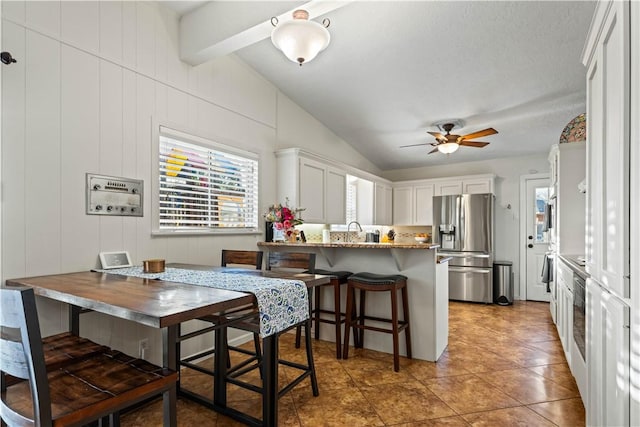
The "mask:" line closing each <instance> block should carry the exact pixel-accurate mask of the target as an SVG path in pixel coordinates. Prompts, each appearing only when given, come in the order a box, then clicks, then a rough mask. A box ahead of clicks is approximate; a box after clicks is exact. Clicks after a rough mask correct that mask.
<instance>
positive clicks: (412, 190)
mask: <svg viewBox="0 0 640 427" xmlns="http://www.w3.org/2000/svg"><path fill="white" fill-rule="evenodd" d="M433 189H434V185H433V184H429V183H427V182H422V181H415V182H411V183H407V182H405V183H403V184H402V185H401V186H398V187H394V188H393V223H394V224H395V225H432V224H431V223H432V222H433V220H432V218H433V191H434V190H433Z"/></svg>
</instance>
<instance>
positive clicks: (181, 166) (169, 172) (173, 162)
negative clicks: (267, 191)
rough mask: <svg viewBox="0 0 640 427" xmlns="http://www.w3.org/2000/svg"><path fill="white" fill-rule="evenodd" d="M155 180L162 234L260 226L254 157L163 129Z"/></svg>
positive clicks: (250, 154) (160, 136)
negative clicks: (156, 180)
mask: <svg viewBox="0 0 640 427" xmlns="http://www.w3.org/2000/svg"><path fill="white" fill-rule="evenodd" d="M225 148H228V149H225ZM159 180H160V182H159V187H158V188H159V195H158V196H159V199H158V202H159V228H160V231H163V230H164V231H196V232H197V231H207V232H210V231H213V230H230V229H233V230H242V229H250V230H255V229H257V227H258V160H257V156H256V155H255V154H253V153H249V152H241V151H239V150H237V149H234V148H232V147H226V146H223V145H221V144H217V143H214V142H212V141H206V140H202V139H201V138H197V137H190V136H189V135H186V134H182V133H181V132H175V131H172V130H169V129H166V128H162V127H161V128H160V135H159Z"/></svg>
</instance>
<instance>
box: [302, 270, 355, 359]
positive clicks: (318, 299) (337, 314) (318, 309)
mask: <svg viewBox="0 0 640 427" xmlns="http://www.w3.org/2000/svg"><path fill="white" fill-rule="evenodd" d="M308 272H309V271H306V272H305V273H308ZM314 273H315V274H322V275H324V276H331V282H329V283H328V284H326V285H322V286H317V287H315V288H314V290H313V292H314V302H313V308H312V309H311V312H310V316H311V319H312V321H313V323H314V331H315V332H314V334H315V339H317V340H319V339H320V323H328V324H331V325H334V326H335V331H336V332H335V333H336V359H341V358H342V332H341V330H342V324H343V323H344V322H345V321H346V318H347V316H346V315H345V313H343V312H342V311H341V310H340V300H341V298H340V285H343V284H345V283H347V279H349V276H351V275H352V274H353V273H352V272H351V271H342V270H339V271H331V270H322V269H315V270H314ZM329 286H333V310H328V309H326V308H322V292H321V291H322V289H323V288H327V287H329ZM322 314H327V315H331V316H332V317H329V318H323V317H321V315H322ZM354 314H355V313H354ZM296 332H297V336H296V346H298V347H299V346H300V337H299V333H300V328H298V330H297V331H296Z"/></svg>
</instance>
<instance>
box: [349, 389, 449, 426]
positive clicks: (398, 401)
mask: <svg viewBox="0 0 640 427" xmlns="http://www.w3.org/2000/svg"><path fill="white" fill-rule="evenodd" d="M360 390H361V391H362V394H363V395H364V397H365V398H366V399H367V400H368V401H369V402H370V403H371V404H372V405H373V407H374V408H375V410H376V412H377V413H378V415H379V416H380V418H382V420H383V421H384V422H385V423H386V424H387V425H389V424H398V423H401V422H410V421H423V420H427V419H432V418H442V417H446V416H451V415H456V413H455V412H454V411H453V409H451V408H450V407H449V406H447V405H446V404H445V403H444V402H443V401H442V400H440V399H439V398H438V397H437V396H436V395H435V394H433V392H431V390H429V389H428V388H427V387H426V386H425V385H424V384H422V383H420V382H419V381H417V380H414V381H407V382H403V383H394V384H383V385H379V386H371V387H361V388H360Z"/></svg>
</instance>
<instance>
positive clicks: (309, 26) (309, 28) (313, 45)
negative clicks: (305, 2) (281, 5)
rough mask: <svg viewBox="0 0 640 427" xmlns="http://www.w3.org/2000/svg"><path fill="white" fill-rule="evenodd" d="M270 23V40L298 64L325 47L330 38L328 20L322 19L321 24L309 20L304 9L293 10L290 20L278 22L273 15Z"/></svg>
mask: <svg viewBox="0 0 640 427" xmlns="http://www.w3.org/2000/svg"><path fill="white" fill-rule="evenodd" d="M271 24H272V25H273V26H274V27H275V28H274V29H273V31H272V32H271V42H272V43H273V44H274V45H275V47H277V48H278V49H280V50H281V51H282V53H284V55H285V56H286V57H287V58H289V59H290V60H291V61H293V62H296V63H298V64H300V66H302V64H303V63H307V62H309V61H311V60H312V59H313V58H315V57H316V56H317V55H318V53H320V52H321V51H323V50H324V49H326V47H327V46H328V45H329V41H330V40H331V36H330V34H329V31H328V30H327V27H328V26H329V24H330V21H329V20H328V19H324V20H323V21H322V25H321V24H318V23H317V22H314V21H309V12H307V11H306V10H302V9H299V10H296V11H294V12H293V19H292V20H289V21H286V22H282V23H280V24H279V23H278V19H277V18H275V17H273V18H271Z"/></svg>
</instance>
